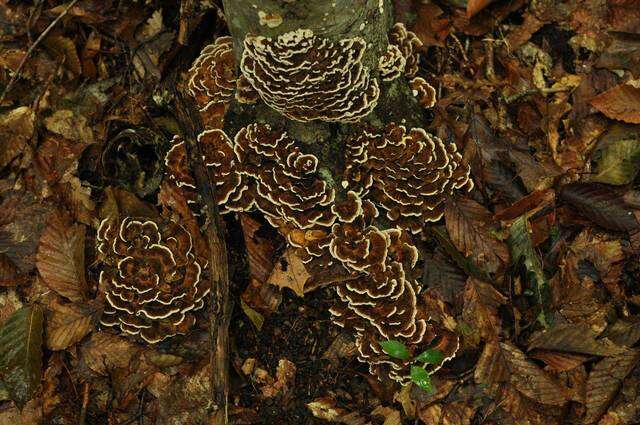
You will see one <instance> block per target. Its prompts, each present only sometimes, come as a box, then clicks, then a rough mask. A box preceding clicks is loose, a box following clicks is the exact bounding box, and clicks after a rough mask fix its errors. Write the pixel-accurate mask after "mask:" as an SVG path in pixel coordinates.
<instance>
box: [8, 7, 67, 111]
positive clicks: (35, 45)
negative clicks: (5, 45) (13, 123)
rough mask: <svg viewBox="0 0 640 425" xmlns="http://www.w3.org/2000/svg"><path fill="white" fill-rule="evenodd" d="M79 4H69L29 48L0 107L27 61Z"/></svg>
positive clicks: (10, 81) (12, 78) (10, 82)
mask: <svg viewBox="0 0 640 425" xmlns="http://www.w3.org/2000/svg"><path fill="white" fill-rule="evenodd" d="M77 2H78V0H73V1H72V2H71V3H69V4H68V5H67V7H65V8H64V10H63V11H62V12H61V13H60V14H59V15H58V17H57V18H56V19H54V20H53V22H51V23H50V24H49V26H48V27H47V28H46V29H45V30H44V31H42V34H40V36H39V37H38V38H37V39H36V41H34V42H33V44H32V45H31V47H29V50H27V53H26V54H25V55H24V57H23V58H22V60H21V61H20V64H19V65H18V69H16V72H15V73H14V74H13V76H12V77H11V80H9V84H7V86H6V87H5V88H4V91H3V92H2V96H0V105H2V102H4V98H5V97H6V96H7V93H9V90H11V89H12V88H13V85H14V84H15V82H16V80H17V79H18V77H20V74H21V73H22V68H24V65H25V63H27V59H28V58H29V57H30V56H31V53H33V51H34V50H35V48H36V47H38V45H39V44H40V43H41V42H42V40H44V38H45V37H46V36H47V35H48V34H49V33H50V32H51V30H52V29H53V28H54V27H55V26H56V25H57V24H58V22H60V20H61V19H62V18H63V17H64V16H65V15H66V14H67V13H68V12H69V10H71V8H72V7H73V6H74V5H75V4H76V3H77Z"/></svg>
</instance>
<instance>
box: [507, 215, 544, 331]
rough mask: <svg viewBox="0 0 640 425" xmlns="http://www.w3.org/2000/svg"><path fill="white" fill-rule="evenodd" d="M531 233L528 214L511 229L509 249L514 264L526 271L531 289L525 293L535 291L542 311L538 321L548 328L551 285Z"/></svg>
mask: <svg viewBox="0 0 640 425" xmlns="http://www.w3.org/2000/svg"><path fill="white" fill-rule="evenodd" d="M530 233H531V227H530V225H529V220H528V219H527V216H526V214H525V215H521V216H520V217H518V218H517V219H516V220H515V221H514V222H513V224H512V225H511V228H509V247H510V248H511V258H512V259H513V263H514V264H516V265H518V264H522V265H523V266H524V269H525V270H526V277H527V282H528V283H529V288H525V291H526V289H529V290H531V291H533V296H534V299H535V301H536V303H537V304H538V308H539V309H540V311H539V314H538V321H539V322H540V324H541V325H542V326H544V327H545V328H546V327H548V326H549V325H548V323H547V315H546V310H547V305H548V303H549V298H550V295H549V285H548V283H547V278H546V277H545V275H544V272H543V270H542V263H541V262H540V258H538V254H537V253H536V251H535V250H534V248H533V242H532V241H531V236H530Z"/></svg>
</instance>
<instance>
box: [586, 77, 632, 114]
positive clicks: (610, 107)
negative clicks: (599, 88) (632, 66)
mask: <svg viewBox="0 0 640 425" xmlns="http://www.w3.org/2000/svg"><path fill="white" fill-rule="evenodd" d="M591 105H593V107H594V108H596V109H597V110H599V111H600V112H602V113H603V114H605V115H606V116H607V117H609V118H612V119H615V120H619V121H624V122H628V123H632V124H640V88H637V87H634V86H631V85H628V84H620V85H617V86H615V87H614V88H612V89H609V90H607V91H606V92H604V93H601V94H599V95H598V96H596V97H594V98H593V99H591Z"/></svg>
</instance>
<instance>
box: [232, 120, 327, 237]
mask: <svg viewBox="0 0 640 425" xmlns="http://www.w3.org/2000/svg"><path fill="white" fill-rule="evenodd" d="M233 149H234V152H235V158H236V160H237V163H238V166H237V170H238V172H239V173H240V174H241V175H242V176H243V178H245V179H246V181H247V190H246V191H245V193H246V195H245V197H247V198H248V197H252V198H253V203H252V204H253V206H255V207H256V208H257V209H258V210H260V211H261V212H262V213H264V214H265V216H266V218H267V219H268V220H269V221H270V222H271V223H272V224H273V225H274V226H279V225H281V224H282V222H284V223H288V224H289V225H291V226H293V227H295V228H298V229H310V228H312V227H314V226H331V224H333V220H334V218H333V214H332V213H331V204H332V203H333V200H334V197H335V191H334V189H333V188H331V187H330V186H329V185H328V184H327V182H325V181H324V180H322V179H321V178H320V177H319V176H318V173H317V166H318V159H317V158H316V157H315V156H314V155H312V154H305V153H303V152H302V150H301V149H300V147H299V146H298V144H297V143H296V142H295V140H293V139H292V138H291V137H289V135H288V134H287V133H286V132H284V131H281V130H273V129H272V128H271V127H270V126H269V125H267V124H257V123H255V124H251V125H249V126H246V127H244V128H242V129H241V130H240V131H239V132H238V133H237V134H236V137H235V144H234V148H233Z"/></svg>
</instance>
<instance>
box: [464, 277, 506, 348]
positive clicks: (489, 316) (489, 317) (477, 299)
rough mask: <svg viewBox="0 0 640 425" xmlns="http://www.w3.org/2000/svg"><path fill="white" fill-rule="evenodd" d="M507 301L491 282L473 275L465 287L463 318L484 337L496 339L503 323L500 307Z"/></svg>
mask: <svg viewBox="0 0 640 425" xmlns="http://www.w3.org/2000/svg"><path fill="white" fill-rule="evenodd" d="M506 302H507V298H506V297H505V296H504V295H502V294H501V293H500V292H498V291H497V290H496V289H495V288H494V287H493V286H492V285H491V284H489V283H486V282H483V281H481V280H478V279H476V278H472V277H471V278H469V279H468V280H467V284H466V286H465V288H464V307H463V310H462V318H463V320H464V321H465V322H466V323H467V324H469V326H471V327H472V328H473V329H474V330H475V331H476V332H477V333H478V334H479V335H480V336H481V337H482V338H483V339H485V340H491V339H496V338H497V337H498V335H499V334H500V325H501V324H502V321H501V320H500V318H499V317H498V307H500V306H501V305H503V304H505V303H506Z"/></svg>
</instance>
